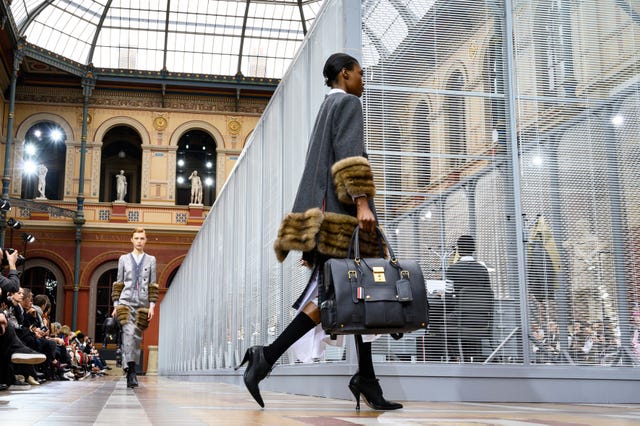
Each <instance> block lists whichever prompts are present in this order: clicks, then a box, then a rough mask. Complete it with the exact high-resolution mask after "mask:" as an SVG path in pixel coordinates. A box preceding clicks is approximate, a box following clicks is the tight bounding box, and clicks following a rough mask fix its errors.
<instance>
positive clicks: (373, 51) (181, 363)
mask: <svg viewBox="0 0 640 426" xmlns="http://www.w3.org/2000/svg"><path fill="white" fill-rule="evenodd" d="M354 3H356V2H354ZM345 4H346V5H348V4H350V2H327V4H326V5H325V6H326V7H325V9H324V13H323V14H321V16H319V18H318V20H317V22H316V24H317V25H316V27H315V32H313V31H312V34H311V37H310V38H309V39H308V40H307V42H306V43H305V46H304V47H303V50H302V51H301V52H300V53H299V55H298V58H297V60H296V62H295V65H294V66H293V68H292V69H291V70H290V71H289V72H288V74H287V76H286V78H285V79H284V80H283V85H282V86H281V87H280V89H279V90H278V92H277V93H276V95H275V96H274V99H273V100H272V101H271V103H270V105H269V108H268V111H267V113H266V114H265V117H263V119H262V121H261V122H260V124H259V125H258V127H257V128H256V130H255V132H254V136H253V141H252V142H251V143H250V146H249V147H248V149H247V150H245V152H244V154H243V156H242V158H241V159H240V160H239V162H238V165H237V167H236V169H235V170H234V172H233V173H232V176H231V177H230V179H229V182H228V183H227V185H226V186H225V189H224V191H223V193H222V195H221V197H220V199H219V200H218V201H217V203H216V205H215V206H214V208H213V209H212V212H211V214H210V217H209V218H208V219H207V222H206V224H205V225H204V227H203V229H202V231H201V232H200V234H199V235H198V237H197V239H196V241H195V243H194V247H193V249H192V252H191V253H190V254H189V256H188V257H187V259H186V260H185V263H184V265H183V267H182V268H181V271H180V273H179V275H178V276H177V277H176V280H175V281H174V284H173V285H172V288H171V291H170V292H169V293H168V294H167V297H166V298H165V300H164V302H163V307H162V309H163V315H162V321H163V323H162V324H161V346H160V351H161V353H160V355H161V358H160V361H161V370H163V371H165V372H167V371H181V370H184V369H188V368H194V367H192V366H193V365H195V364H197V362H195V361H194V360H197V359H199V357H201V356H202V348H201V345H202V343H203V342H205V346H206V347H207V348H209V349H207V350H208V352H207V353H206V354H207V356H202V357H203V358H207V357H208V359H209V361H208V364H206V366H203V367H202V368H223V367H229V366H230V365H231V364H232V362H233V361H237V359H238V356H239V354H240V353H241V351H242V350H244V348H246V347H247V346H248V345H250V344H265V343H269V342H270V341H271V340H272V339H273V338H274V337H275V336H276V335H277V334H279V333H280V331H281V330H282V329H283V327H284V326H286V325H287V324H288V323H289V321H290V319H291V317H292V315H293V312H292V311H291V309H290V308H289V305H290V304H291V302H292V301H293V300H295V298H296V297H297V295H298V293H299V292H300V291H301V289H302V288H303V287H304V284H305V281H306V276H305V275H304V274H302V273H300V269H299V267H298V265H297V264H296V259H294V258H295V256H289V258H288V259H287V261H286V262H285V263H284V264H283V265H280V264H277V263H276V261H275V259H274V256H273V253H272V248H271V245H272V242H273V240H274V237H275V233H276V232H277V228H278V225H279V223H280V220H281V219H282V217H283V215H284V213H285V212H287V211H288V209H289V208H290V206H291V202H292V199H291V198H292V197H293V195H294V194H295V190H296V188H297V184H298V177H299V172H300V167H301V165H302V161H303V159H304V153H305V150H306V141H307V138H308V134H309V132H310V126H311V125H312V123H313V120H314V111H315V110H316V108H317V106H318V105H319V102H320V101H321V99H322V94H323V93H324V90H325V89H323V88H322V86H321V85H320V84H316V82H321V81H322V79H321V77H320V76H319V71H320V70H321V68H322V62H323V60H324V58H326V57H327V56H328V54H329V53H332V51H334V50H344V47H343V46H345V45H346V46H347V47H346V48H347V51H350V49H353V52H354V53H355V55H356V56H359V57H361V59H362V65H363V68H364V70H365V82H366V88H365V94H364V96H363V106H364V113H365V138H366V145H367V150H368V153H369V159H370V162H371V164H372V167H373V169H374V176H375V180H376V187H377V195H376V200H375V201H376V206H377V210H378V215H379V219H380V223H381V224H382V226H383V227H384V229H385V231H386V233H387V236H388V237H389V238H390V240H391V243H392V245H393V247H394V249H395V251H396V254H397V255H398V256H399V257H401V258H413V259H418V260H419V262H420V264H421V266H422V269H423V272H424V275H425V278H426V280H427V290H428V291H429V302H430V325H429V328H428V329H427V330H423V331H419V332H414V333H411V334H409V335H406V336H404V338H403V339H401V340H397V341H396V340H393V339H391V338H389V337H387V336H382V337H380V338H379V339H378V340H377V341H375V342H374V359H375V360H376V361H386V362H398V363H414V364H422V363H443V364H445V365H447V364H451V363H459V362H474V363H478V362H486V363H491V364H492V365H496V366H497V367H498V368H499V366H500V365H505V364H524V365H531V364H538V365H540V366H544V365H546V364H561V365H567V366H568V365H571V366H576V365H589V366H597V367H601V368H606V367H609V366H612V365H614V366H631V365H635V364H637V363H638V360H639V358H638V357H639V354H640V344H639V343H638V329H639V328H640V308H639V307H638V297H639V296H638V282H639V279H638V270H637V269H638V268H637V266H636V265H637V263H638V262H637V261H638V256H640V243H639V242H638V241H640V232H639V229H640V207H638V206H639V205H640V203H639V201H640V190H639V189H638V185H637V183H636V182H637V180H638V177H639V176H638V175H639V172H638V167H637V163H638V160H640V138H639V137H638V134H640V132H639V131H638V130H640V129H639V127H640V123H639V121H638V112H639V109H640V97H639V96H638V95H639V87H640V86H639V83H638V81H639V80H638V75H640V73H639V72H638V60H639V59H638V57H637V51H638V47H640V19H638V16H639V13H640V3H638V2H635V1H625V2H620V1H613V0H594V1H588V2H571V1H563V0H553V1H542V0H540V1H534V0H528V1H526V0H522V1H497V0H495V1H485V2H476V1H471V0H456V1H436V0H413V1H412V0H394V1H392V0H365V1H362V2H361V4H360V8H359V9H358V8H357V7H356V10H355V11H354V10H353V9H352V8H351V7H350V6H346V5H345ZM343 8H345V9H343ZM347 8H348V9H347ZM349 13H357V15H358V16H357V19H355V20H356V21H358V22H360V23H359V24H357V25H358V27H359V29H360V30H361V31H359V32H358V34H356V35H354V34H353V32H352V31H351V30H353V25H352V24H353V21H349V18H347V17H348V16H350V15H349ZM360 19H361V21H360ZM347 21H349V22H350V23H349V22H347ZM357 30H358V28H356V31H357ZM345 43H346V44H345ZM320 45H322V48H320ZM328 46H330V47H328ZM359 51H361V52H362V54H361V55H359V54H358V52H359ZM301 94H304V96H301ZM301 97H303V98H304V101H303V102H301V101H300V99H301ZM462 235H469V236H471V237H472V238H473V240H474V241H475V250H472V251H471V252H469V250H468V245H469V244H468V242H465V241H462V242H461V243H460V244H457V242H458V239H459V237H460V236H462ZM467 240H468V239H467ZM476 261H477V262H476ZM198 268H200V269H198ZM202 268H205V269H204V271H206V272H202V271H203V269H202ZM203 278H204V279H206V280H208V281H209V282H207V283H200V281H202V280H203ZM196 283H198V284H197V286H198V287H197V288H202V291H200V290H198V291H197V292H196V293H195V294H198V297H199V298H200V295H202V299H201V300H199V302H198V303H201V304H202V306H201V308H202V309H205V310H206V309H208V310H209V311H210V312H209V313H208V314H207V315H210V320H209V321H207V322H206V327H211V328H213V329H214V330H211V331H208V332H207V333H206V336H202V337H201V338H200V337H199V338H198V339H195V340H194V339H193V338H189V339H190V340H188V341H187V340H185V339H187V338H186V337H185V336H184V333H182V331H181V326H180V325H178V324H185V326H186V324H191V322H192V321H193V319H192V317H193V316H194V313H193V312H200V311H195V310H194V311H193V312H179V313H178V315H177V317H178V318H179V319H176V318H175V317H172V316H171V315H167V314H166V312H167V311H169V312H173V310H174V309H176V308H175V306H176V305H175V304H176V303H178V300H180V299H179V297H180V296H179V294H180V292H181V289H182V291H184V289H186V288H190V287H189V286H195V285H196ZM178 284H179V285H178ZM192 294H194V293H192ZM199 308H200V307H199ZM180 316H183V317H184V318H180ZM188 317H189V318H188ZM167 318H171V320H170V321H171V323H169V322H168V321H169V320H168V319H167ZM208 318H209V317H208ZM174 321H177V322H176V323H175V324H174V323H173V322H174ZM183 321H184V322H183ZM174 338H175V339H176V340H173V339H174ZM169 341H171V342H174V341H180V342H184V343H185V344H187V345H189V346H190V347H193V346H196V348H193V349H192V351H191V352H189V351H187V352H186V354H175V353H168V350H166V349H165V348H164V346H165V345H166V342H169ZM173 345H174V343H171V346H173ZM326 360H331V361H337V362H342V361H341V360H342V355H341V354H340V352H339V350H338V352H336V351H335V350H332V351H331V352H330V353H329V355H328V356H327V359H326ZM294 361H295V359H294V358H293V357H292V356H291V354H289V355H288V356H286V357H285V358H283V359H282V360H281V362H284V363H291V362H294ZM542 368H544V367H542Z"/></svg>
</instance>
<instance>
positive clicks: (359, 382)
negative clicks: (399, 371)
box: [349, 373, 402, 410]
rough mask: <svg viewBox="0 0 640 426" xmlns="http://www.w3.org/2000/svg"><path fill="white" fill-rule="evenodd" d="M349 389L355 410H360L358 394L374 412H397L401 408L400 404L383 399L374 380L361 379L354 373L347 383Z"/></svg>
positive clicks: (378, 384)
mask: <svg viewBox="0 0 640 426" xmlns="http://www.w3.org/2000/svg"><path fill="white" fill-rule="evenodd" d="M349 389H350V390H351V393H353V396H355V398H356V410H360V394H362V398H363V399H364V402H365V403H366V404H367V405H368V406H369V407H371V408H373V409H374V410H397V409H399V408H402V404H400V403H399V402H393V401H387V400H386V399H384V396H382V388H381V387H380V383H378V379H376V378H373V379H371V378H368V377H362V376H360V375H359V374H358V373H356V374H354V375H353V377H352V378H351V380H350V381H349Z"/></svg>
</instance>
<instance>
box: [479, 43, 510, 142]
mask: <svg viewBox="0 0 640 426" xmlns="http://www.w3.org/2000/svg"><path fill="white" fill-rule="evenodd" d="M502 56H503V54H502V41H501V38H500V37H499V36H498V35H494V36H493V37H492V38H491V41H490V42H489V47H488V48H487V54H486V55H485V74H484V75H485V76H486V81H485V85H486V89H485V90H487V91H488V92H489V93H491V94H492V95H503V94H504V77H503V76H504V69H503V66H504V64H503V58H502ZM486 102H487V104H486V105H487V107H486V108H485V116H486V117H485V119H486V123H487V134H488V135H489V137H490V139H488V140H490V141H491V142H492V143H494V144H497V143H500V144H502V145H504V144H505V143H506V134H507V133H506V119H505V104H504V97H503V96H495V97H492V98H490V99H489V100H488V101H486Z"/></svg>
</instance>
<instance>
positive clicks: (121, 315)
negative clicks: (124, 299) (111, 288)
mask: <svg viewBox="0 0 640 426" xmlns="http://www.w3.org/2000/svg"><path fill="white" fill-rule="evenodd" d="M130 313H131V309H129V307H128V306H127V305H118V306H116V319H117V320H118V322H119V323H120V324H121V325H125V324H126V323H127V322H129V314H130Z"/></svg>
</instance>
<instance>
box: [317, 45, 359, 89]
mask: <svg viewBox="0 0 640 426" xmlns="http://www.w3.org/2000/svg"><path fill="white" fill-rule="evenodd" d="M357 63H358V60H357V59H356V58H354V57H353V56H351V55H347V54H346V53H334V54H333V55H331V56H329V58H327V61H326V62H325V63H324V68H323V69H322V75H323V76H324V82H325V84H326V85H327V86H329V87H332V86H333V83H334V82H335V81H337V79H338V74H340V71H342V69H343V68H346V69H348V70H349V71H352V70H353V67H354V66H355V65H356V64H357Z"/></svg>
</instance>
